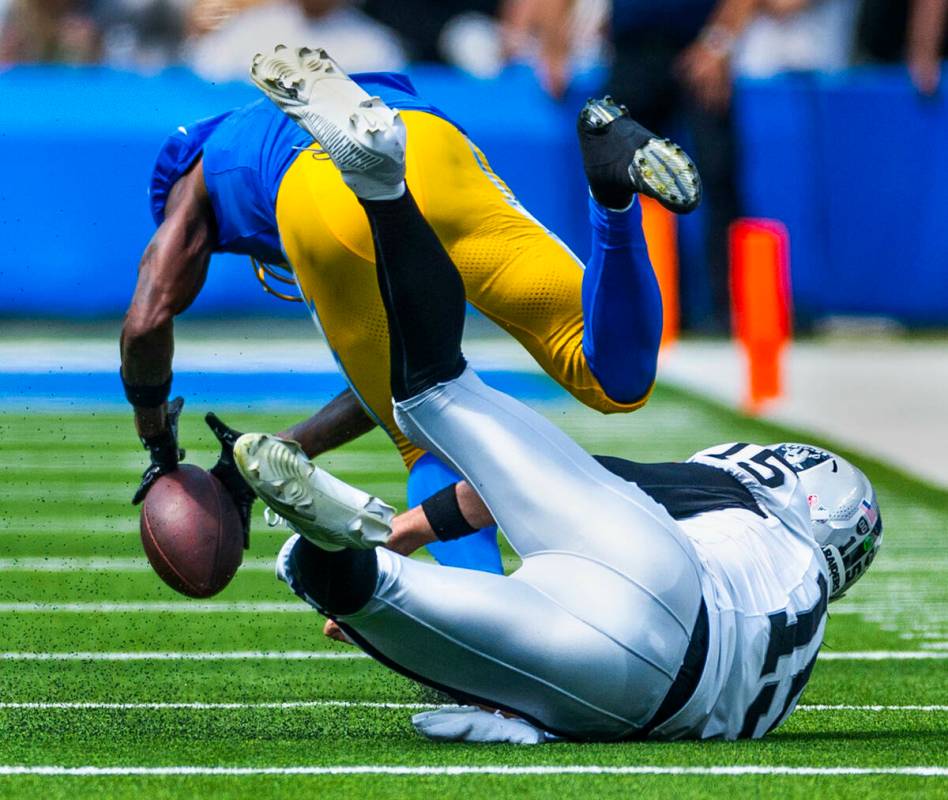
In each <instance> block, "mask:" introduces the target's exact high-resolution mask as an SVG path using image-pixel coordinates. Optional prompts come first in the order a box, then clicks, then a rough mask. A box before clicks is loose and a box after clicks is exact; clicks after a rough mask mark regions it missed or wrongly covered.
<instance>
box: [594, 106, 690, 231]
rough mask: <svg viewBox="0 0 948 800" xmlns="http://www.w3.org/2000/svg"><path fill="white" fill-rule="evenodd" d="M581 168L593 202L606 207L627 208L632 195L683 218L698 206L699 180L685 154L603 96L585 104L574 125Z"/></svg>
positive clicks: (625, 109)
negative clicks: (648, 198) (639, 196)
mask: <svg viewBox="0 0 948 800" xmlns="http://www.w3.org/2000/svg"><path fill="white" fill-rule="evenodd" d="M576 127H577V131H578V133H579V146H580V149H581V150H582V153H583V166H584V167H585V168H586V179H587V180H588V181H589V188H590V189H591V190H592V193H593V197H595V198H596V200H598V201H599V202H600V203H602V205H604V206H606V208H615V209H619V208H626V207H628V205H629V203H631V202H632V195H633V194H634V193H635V192H639V193H640V194H644V195H646V196H647V197H652V198H654V199H655V200H657V201H658V202H659V203H661V204H662V205H663V206H665V208H667V209H668V210H669V211H674V212H675V213H676V214H687V213H689V212H691V211H694V210H695V209H696V208H697V207H698V203H700V202H701V177H700V176H699V175H698V170H697V168H696V167H695V165H694V162H693V161H692V160H691V159H690V158H689V157H688V154H687V153H686V152H685V151H684V150H682V149H681V147H679V146H678V145H677V144H675V143H674V142H673V141H671V139H660V138H659V137H657V136H656V135H655V134H654V133H652V132H651V131H649V130H648V129H647V128H643V127H642V126H641V125H639V124H638V123H637V122H636V121H635V120H634V119H632V118H631V117H630V116H629V110H628V109H627V108H626V107H625V106H623V105H619V104H618V103H616V101H615V100H613V99H612V98H611V97H609V96H608V95H607V96H606V97H604V98H602V100H593V99H590V100H588V101H587V102H586V105H585V106H583V110H582V111H580V112H579V120H578V121H577V125H576Z"/></svg>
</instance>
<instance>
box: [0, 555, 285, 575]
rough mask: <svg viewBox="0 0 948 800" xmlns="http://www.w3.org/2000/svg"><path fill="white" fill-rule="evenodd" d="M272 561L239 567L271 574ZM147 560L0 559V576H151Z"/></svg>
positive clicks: (248, 561) (250, 561) (253, 560)
mask: <svg viewBox="0 0 948 800" xmlns="http://www.w3.org/2000/svg"><path fill="white" fill-rule="evenodd" d="M273 561H274V560H273V559H272V558H247V559H245V560H244V562H243V563H242V564H241V565H240V571H241V572H248V571H251V572H271V571H272V570H273ZM151 571H152V568H151V565H150V564H149V563H148V561H147V559H146V558H145V557H144V556H141V557H140V558H121V557H107V558H100V557H95V556H64V557H61V558H43V557H40V556H30V557H24V558H0V572H151Z"/></svg>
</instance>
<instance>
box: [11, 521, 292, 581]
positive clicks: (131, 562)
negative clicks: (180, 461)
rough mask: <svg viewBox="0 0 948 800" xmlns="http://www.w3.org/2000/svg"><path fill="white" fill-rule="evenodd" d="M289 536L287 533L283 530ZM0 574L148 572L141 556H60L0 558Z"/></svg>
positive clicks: (261, 564) (252, 568)
mask: <svg viewBox="0 0 948 800" xmlns="http://www.w3.org/2000/svg"><path fill="white" fill-rule="evenodd" d="M287 535H289V531H287ZM274 561H275V558H246V559H244V561H243V563H242V564H241V565H240V571H241V572H248V571H249V572H272V571H273V565H274ZM0 572H152V568H151V565H150V564H149V563H148V559H146V558H145V556H144V555H142V556H139V557H137V558H121V557H106V558H102V557H95V556H64V557H61V558H43V557H41V556H28V557H24V558H0Z"/></svg>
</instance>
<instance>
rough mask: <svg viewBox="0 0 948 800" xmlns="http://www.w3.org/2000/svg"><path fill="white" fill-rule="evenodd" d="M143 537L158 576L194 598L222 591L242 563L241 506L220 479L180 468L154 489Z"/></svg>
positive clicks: (144, 515) (143, 513) (148, 500)
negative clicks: (235, 501)
mask: <svg viewBox="0 0 948 800" xmlns="http://www.w3.org/2000/svg"><path fill="white" fill-rule="evenodd" d="M141 536H142V545H143V546H144V548H145V554H146V555H147V556H148V560H149V562H151V566H152V567H153V568H154V570H155V572H157V573H158V575H159V577H160V578H161V579H162V580H163V581H164V582H165V583H167V584H168V585H169V586H170V587H171V588H172V589H174V590H175V591H177V592H181V594H185V595H188V596H189V597H211V596H212V595H215V594H217V593H218V592H220V591H221V590H222V589H223V588H224V587H225V586H227V584H228V583H230V580H231V578H233V577H234V573H235V572H237V568H238V567H239V566H240V563H241V561H242V560H243V553H244V549H243V548H244V538H243V531H242V528H241V523H240V516H239V514H238V513H237V507H236V506H235V505H234V502H233V500H231V497H230V495H229V494H228V493H227V491H226V490H225V489H224V486H223V484H221V482H220V481H219V480H218V479H217V478H215V477H214V476H213V475H212V474H211V473H210V472H208V471H207V470H203V469H201V468H200V467H197V466H195V465H193V464H181V465H179V467H178V469H176V470H175V471H174V472H171V473H168V474H167V475H163V476H162V477H161V478H159V479H158V481H157V482H156V483H155V485H154V486H152V487H151V490H150V491H149V492H148V495H147V496H146V497H145V501H144V503H143V504H142V511H141Z"/></svg>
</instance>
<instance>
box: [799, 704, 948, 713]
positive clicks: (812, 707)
mask: <svg viewBox="0 0 948 800" xmlns="http://www.w3.org/2000/svg"><path fill="white" fill-rule="evenodd" d="M797 711H925V712H933V711H948V706H911V705H910V706H874V705H869V706H853V705H823V704H820V703H814V704H812V705H806V704H804V705H799V706H797Z"/></svg>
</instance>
